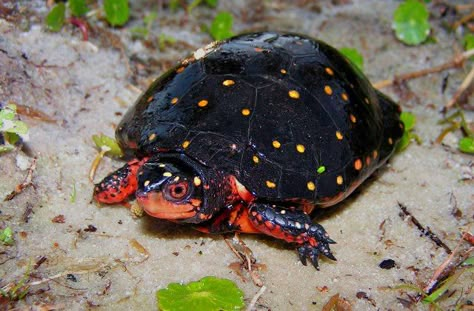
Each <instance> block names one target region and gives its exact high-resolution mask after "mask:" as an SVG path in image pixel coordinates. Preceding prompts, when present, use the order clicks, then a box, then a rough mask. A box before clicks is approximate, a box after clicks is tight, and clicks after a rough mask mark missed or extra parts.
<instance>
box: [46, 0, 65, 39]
mask: <svg viewBox="0 0 474 311" xmlns="http://www.w3.org/2000/svg"><path fill="white" fill-rule="evenodd" d="M65 17H66V6H65V5H64V2H60V3H58V4H56V5H55V6H54V7H53V8H52V9H51V11H49V13H48V15H46V28H48V30H49V31H55V32H57V31H60V30H61V28H62V27H63V25H64V19H65Z"/></svg>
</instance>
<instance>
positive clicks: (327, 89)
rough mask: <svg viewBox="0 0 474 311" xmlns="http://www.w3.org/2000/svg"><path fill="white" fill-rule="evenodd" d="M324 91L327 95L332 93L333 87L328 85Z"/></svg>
mask: <svg viewBox="0 0 474 311" xmlns="http://www.w3.org/2000/svg"><path fill="white" fill-rule="evenodd" d="M324 93H326V94H327V95H332V88H331V87H330V86H329V85H326V86H325V87H324Z"/></svg>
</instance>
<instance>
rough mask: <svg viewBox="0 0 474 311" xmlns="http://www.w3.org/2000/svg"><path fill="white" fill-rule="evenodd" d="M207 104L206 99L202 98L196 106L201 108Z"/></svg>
mask: <svg viewBox="0 0 474 311" xmlns="http://www.w3.org/2000/svg"><path fill="white" fill-rule="evenodd" d="M207 104H209V102H208V101H207V100H205V99H203V100H201V101H199V103H198V106H199V107H201V108H203V107H206V106H207Z"/></svg>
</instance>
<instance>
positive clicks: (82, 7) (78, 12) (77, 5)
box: [68, 0, 89, 17]
mask: <svg viewBox="0 0 474 311" xmlns="http://www.w3.org/2000/svg"><path fill="white" fill-rule="evenodd" d="M68 4H69V8H70V9H71V14H72V15H73V16H76V17H81V16H84V15H86V13H87V12H88V11H89V8H88V7H87V3H86V0H69V1H68Z"/></svg>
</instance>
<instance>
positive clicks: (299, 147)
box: [296, 144, 306, 153]
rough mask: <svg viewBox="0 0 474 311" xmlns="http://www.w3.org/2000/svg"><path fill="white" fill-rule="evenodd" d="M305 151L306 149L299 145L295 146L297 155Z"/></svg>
mask: <svg viewBox="0 0 474 311" xmlns="http://www.w3.org/2000/svg"><path fill="white" fill-rule="evenodd" d="M305 149H306V148H305V147H304V146H303V145H301V144H298V145H296V151H298V152H299V153H303V152H304V151H305Z"/></svg>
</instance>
